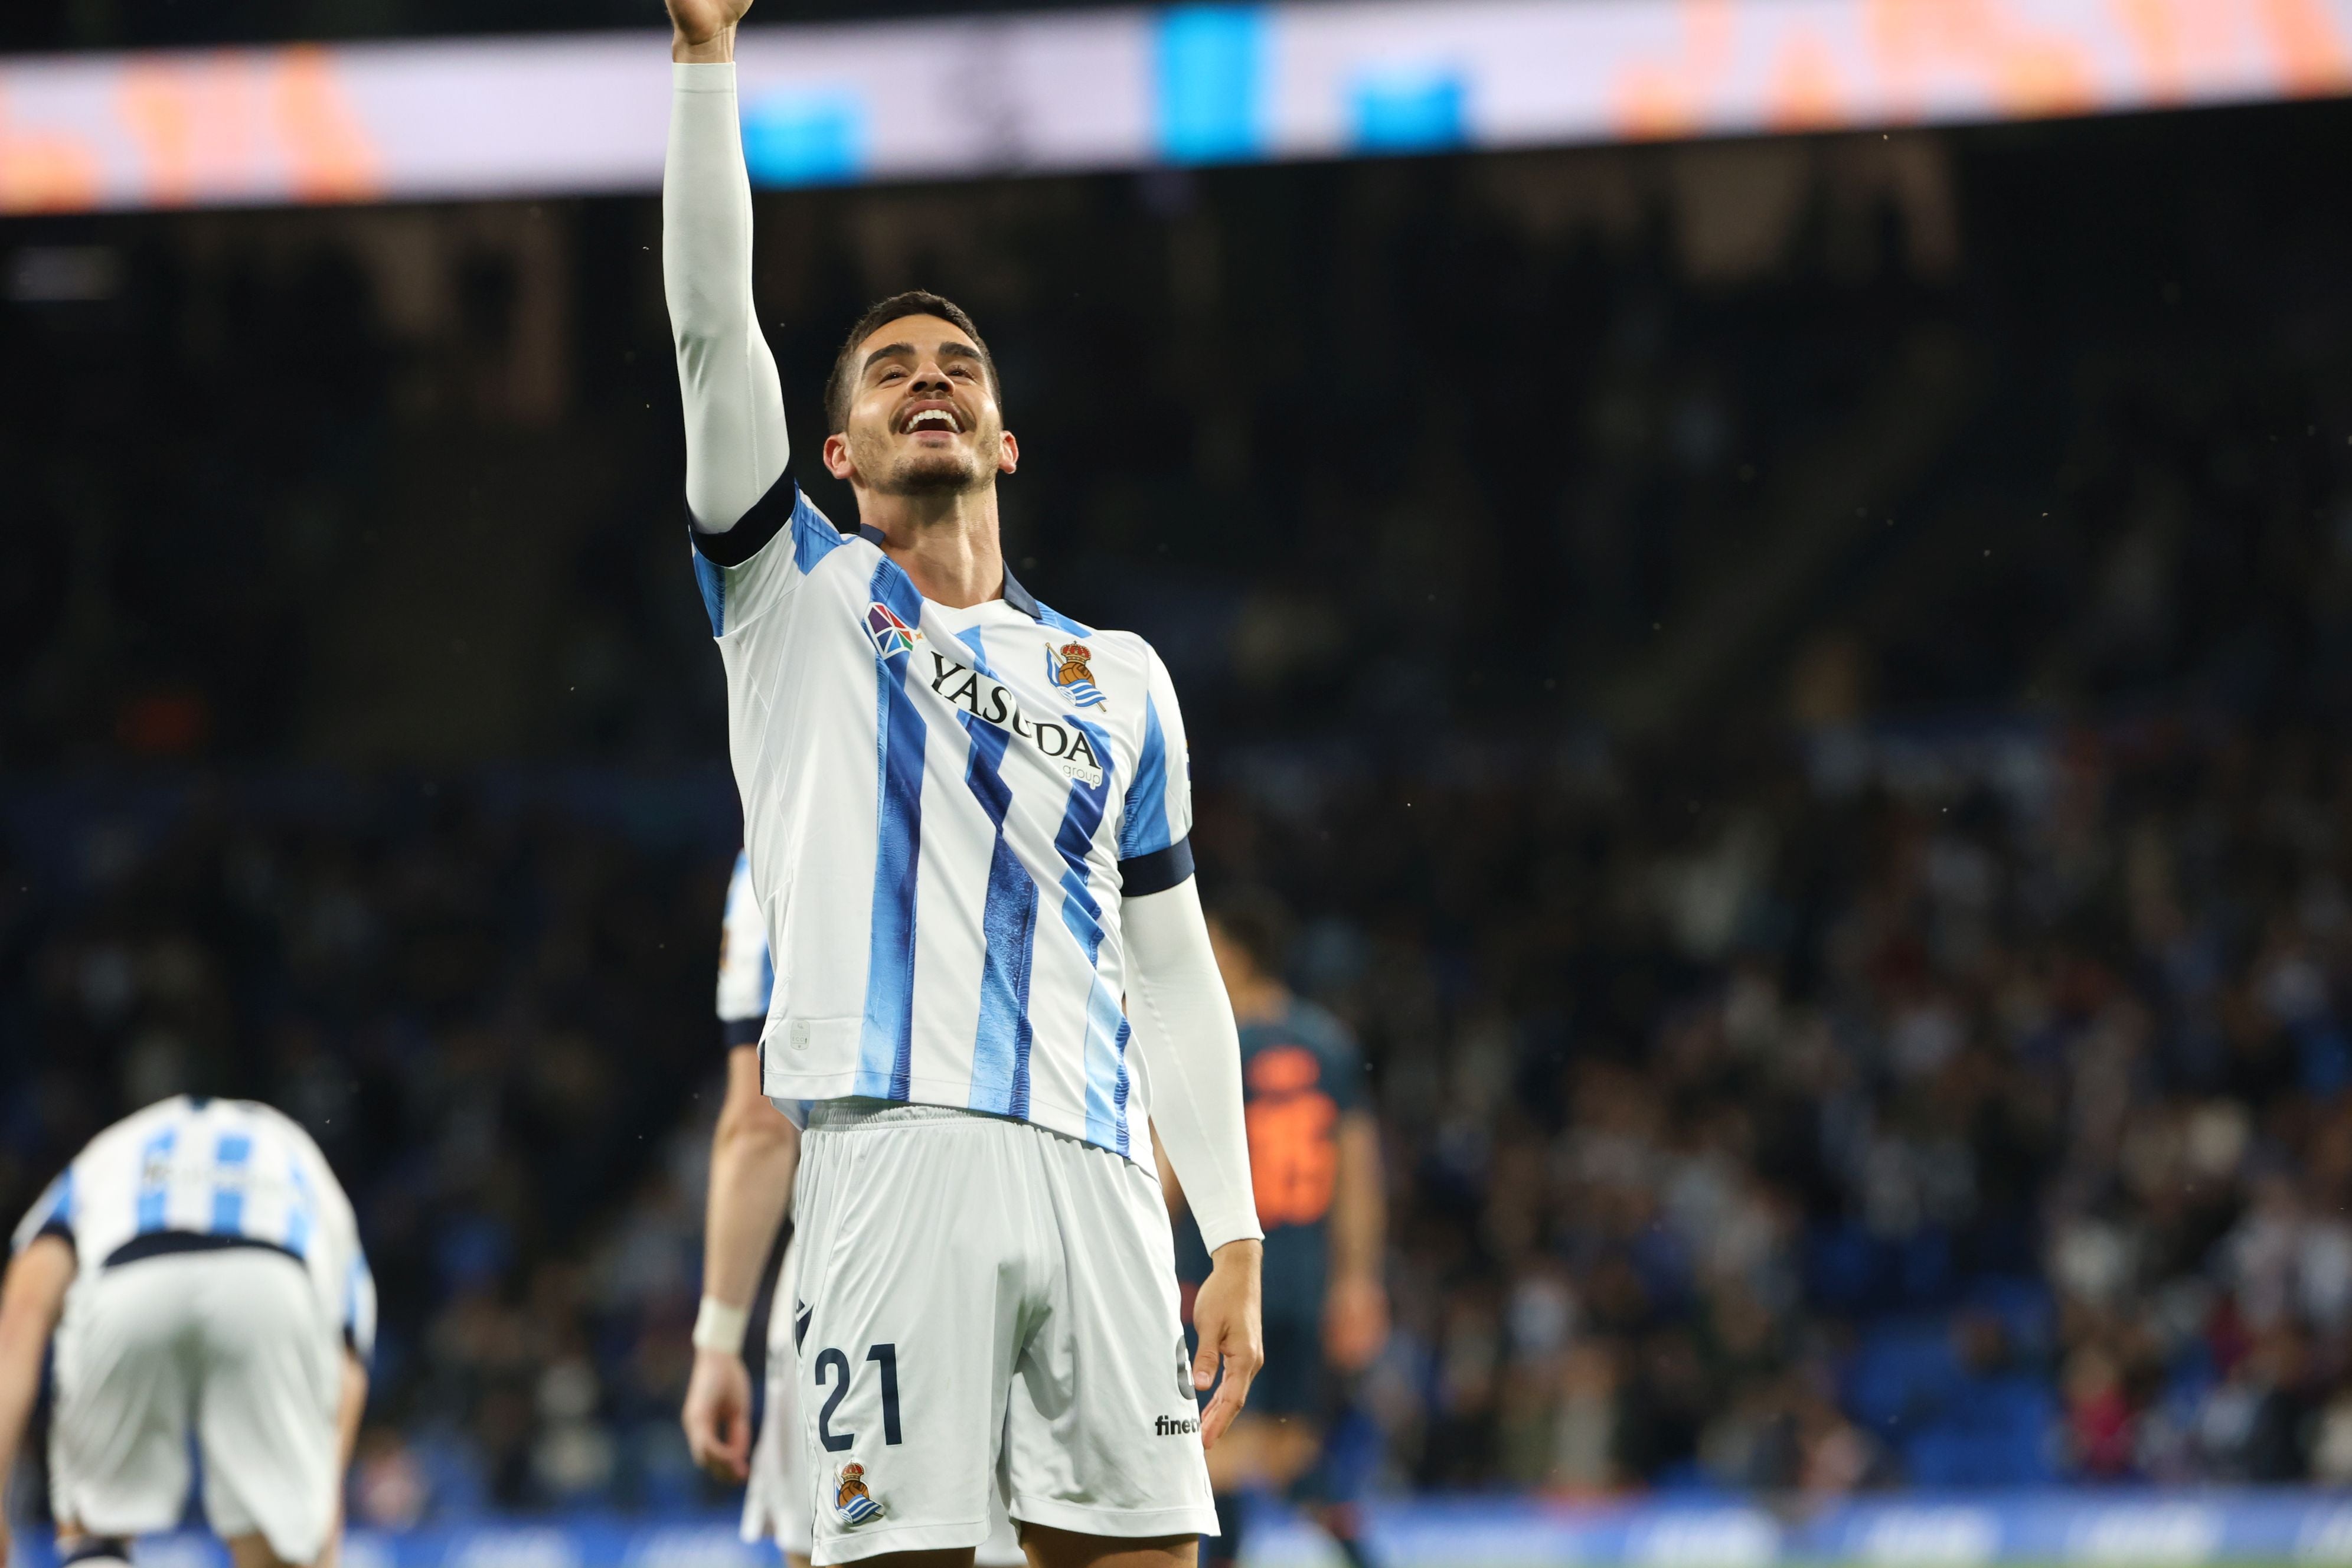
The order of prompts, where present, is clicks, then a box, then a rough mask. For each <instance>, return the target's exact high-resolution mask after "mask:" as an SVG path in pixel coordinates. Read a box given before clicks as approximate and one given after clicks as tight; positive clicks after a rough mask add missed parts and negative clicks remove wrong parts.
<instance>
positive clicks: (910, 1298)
mask: <svg viewBox="0 0 2352 1568" xmlns="http://www.w3.org/2000/svg"><path fill="white" fill-rule="evenodd" d="M747 4H748V0H670V16H671V19H672V21H673V23H674V24H675V37H674V47H673V49H672V55H673V58H675V59H676V60H677V61H678V64H677V67H676V68H675V69H676V78H675V81H676V85H675V89H674V95H673V101H672V109H671V116H672V118H671V125H670V151H669V163H668V168H667V173H666V174H665V179H664V195H665V207H664V217H665V222H664V229H663V266H664V271H665V275H666V277H667V284H668V298H669V305H670V317H671V321H672V325H673V328H674V330H675V333H676V337H677V353H678V375H679V382H680V386H681V389H682V391H683V394H684V401H685V406H686V420H687V501H688V509H689V510H690V511H691V513H692V517H693V537H694V552H695V567H696V573H697V575H698V579H699V580H700V583H701V586H702V593H703V598H704V603H705V605H706V607H707V608H708V609H709V615H710V621H711V627H712V630H713V632H714V633H715V634H716V636H717V637H718V639H719V649H720V653H721V655H722V658H723V659H724V661H725V665H726V669H727V685H728V704H729V729H730V746H731V750H732V752H733V758H734V763H735V776H736V783H737V785H738V787H739V788H740V791H741V794H742V799H743V816H744V824H745V838H746V849H747V852H748V854H749V856H750V858H751V881H752V885H753V886H754V887H755V888H757V889H759V893H760V898H761V903H762V906H763V910H764V914H765V919H766V925H767V930H768V935H769V946H770V951H771V952H772V957H773V960H774V963H775V973H776V980H775V998H774V1001H773V1003H772V1005H771V1007H770V1009H769V1016H768V1022H767V1025H766V1027H765V1029H764V1030H763V1032H762V1035H761V1047H760V1048H761V1075H762V1082H761V1088H762V1089H763V1090H764V1092H765V1093H766V1094H767V1095H768V1097H769V1098H770V1099H771V1100H775V1101H777V1102H778V1103H779V1104H782V1105H785V1106H787V1107H792V1108H794V1109H798V1108H800V1107H802V1106H803V1105H804V1104H805V1105H806V1106H807V1110H806V1112H805V1114H806V1117H807V1128H808V1131H807V1133H806V1136H805V1137H804V1139H803V1169H802V1172H801V1177H800V1190H799V1192H798V1194H797V1195H796V1199H795V1203H794V1215H795V1218H796V1220H797V1222H798V1226H799V1230H800V1233H801V1241H800V1247H801V1260H800V1262H799V1264H798V1265H797V1267H796V1268H795V1269H794V1272H793V1302H792V1305H791V1309H790V1310H791V1311H792V1313H793V1335H794V1338H795V1340H796V1342H798V1346H799V1367H800V1371H799V1374H798V1378H799V1382H798V1388H797V1393H798V1394H799V1396H800V1399H799V1407H800V1412H801V1415H800V1419H801V1423H802V1426H803V1441H804V1443H805V1446H806V1450H807V1453H808V1455H809V1458H810V1459H811V1461H812V1465H813V1467H814V1468H815V1469H816V1474H815V1476H814V1479H813V1481H812V1487H813V1489H814V1491H815V1493H816V1494H817V1498H818V1501H819V1505H820V1506H819V1507H818V1508H817V1510H816V1519H815V1541H814V1552H813V1557H814V1561H815V1562H816V1563H844V1562H849V1561H853V1560H860V1559H866V1558H871V1557H879V1556H883V1555H886V1554H898V1553H908V1552H936V1553H940V1559H939V1560H940V1562H942V1563H946V1562H958V1561H961V1562H968V1561H970V1556H969V1553H970V1552H971V1550H972V1549H973V1548H974V1547H976V1546H978V1545H979V1544H980V1543H981V1542H982V1540H983V1539H984V1538H985V1536H986V1535H987V1532H988V1521H989V1505H988V1494H989V1492H990V1491H991V1489H995V1490H997V1491H998V1492H999V1494H1000V1495H1001V1496H1002V1497H1003V1499H1004V1500H1006V1502H1007V1504H1008V1506H1009V1510H1010V1512H1011V1513H1012V1515H1013V1518H1014V1519H1016V1520H1018V1521H1021V1522H1022V1524H1023V1525H1024V1531H1023V1543H1024V1546H1025V1547H1026V1548H1027V1550H1028V1552H1029V1554H1030V1556H1031V1558H1032V1560H1033V1561H1034V1562H1036V1563H1039V1564H1040V1565H1041V1568H1065V1565H1066V1568H1076V1565H1077V1564H1080V1563H1106V1564H1108V1563H1118V1564H1133V1565H1134V1568H1177V1565H1181V1564H1184V1563H1190V1562H1191V1561H1192V1558H1193V1556H1194V1554H1195V1552H1196V1547H1197V1542H1196V1540H1195V1537H1196V1536H1197V1535H1198V1534H1200V1533H1201V1532H1202V1531H1213V1530H1214V1528H1215V1513H1214V1510H1213V1505H1212V1503H1211V1500H1210V1495H1209V1484H1208V1474H1207V1466H1206V1464H1205V1460H1204V1456H1203V1453H1202V1448H1203V1447H1204V1445H1205V1444H1208V1443H1213V1442H1214V1440H1215V1439H1216V1437H1217V1436H1219V1435H1220V1434H1222V1432H1223V1429H1224V1428H1225V1426H1227V1425H1228V1424H1229V1423H1230V1422H1231V1421H1232V1419H1233V1417H1234V1415H1235V1414H1236V1413H1238V1411H1239V1410H1240V1409H1241V1406H1242V1403H1243V1400H1244V1397H1245V1395H1246V1393H1247V1390H1248V1386H1249V1382H1250V1378H1251V1377H1252V1375H1253V1374H1254V1373H1255V1372H1256V1370H1257V1365H1258V1363H1259V1361H1260V1360H1261V1358H1262V1353H1263V1352H1262V1349H1261V1345H1260V1335H1259V1329H1258V1321H1257V1317H1258V1303H1257V1294H1258V1266H1259V1256H1258V1255H1259V1247H1258V1237H1259V1235H1260V1232H1259V1230H1258V1225H1257V1216H1256V1213H1255V1206H1254V1204H1253V1201H1252V1195H1251V1191H1250V1183H1249V1155H1248V1146H1247V1141H1246V1138H1245V1135H1244V1130H1243V1125H1242V1105H1241V1081H1240V1077H1241V1075H1240V1062H1239V1052H1238V1047H1237V1044H1236V1037H1235V1034H1234V1021H1233V1013H1232V1009H1231V1007H1230V1006H1229V1005H1228V1004H1227V1002H1226V1000H1225V995H1224V989H1223V984H1221V983H1220V981H1219V979H1218V976H1217V971H1216V962H1215V956H1214V954H1213V952H1212V950H1211V948H1210V946H1209V939H1208V931H1207V926H1206V922H1205V921H1203V920H1202V914H1201V906H1200V899H1199V895H1198V892H1197V890H1196V889H1195V888H1194V886H1193V882H1192V852H1191V847H1190V837H1189V835H1190V832H1191V826H1192V824H1191V816H1192V805H1191V795H1190V788H1189V782H1188V777H1187V761H1186V752H1185V745H1184V730H1183V723H1182V720H1181V715H1180V713H1179V710H1178V708H1177V704H1176V697H1175V692H1174V689H1172V687H1171V685H1170V682H1169V679H1168V675H1167V672H1166V670H1165V669H1163V668H1161V666H1160V660H1159V658H1158V657H1157V656H1156V655H1154V654H1153V652H1152V651H1151V649H1150V647H1149V646H1148V645H1147V644H1145V643H1144V641H1143V640H1142V639H1141V638H1139V637H1134V636H1132V635H1129V634H1125V633H1118V632H1097V631H1094V630H1092V629H1090V628H1088V627H1087V626H1082V625H1080V624H1079V623H1077V622H1076V621H1073V620H1071V619H1069V618H1068V617H1066V616H1061V615H1058V614H1056V613H1055V612H1054V611H1052V610H1049V609H1047V608H1046V607H1045V606H1044V605H1041V604H1039V603H1038V602H1037V601H1036V599H1035V598H1034V597H1033V596H1032V595H1030V594H1029V593H1028V592H1027V591H1026V590H1025V589H1024V588H1023V587H1022V586H1021V584H1019V583H1017V582H1015V581H1014V580H1013V577H1012V576H1011V574H1008V573H1007V572H1006V571H1005V569H1004V560H1003V552H1002V548H1001V544H1000V542H999V537H998V530H997V498H996V483H997V479H998V478H999V476H1000V475H1010V474H1011V473H1013V470H1014V468H1015V467H1016V466H1017V464H1018V461H1019V456H1020V451H1019V447H1018V445H1017V443H1016V442H1015V441H1014V439H1013V436H1012V435H1011V434H1010V433H1009V432H1008V431H1006V429H1005V428H1004V423H1003V414H1002V412H1001V409H1000V393H1001V388H1000V386H999V384H998V381H997V376H996V370H995V365H994V363H993V361H992V359H991V358H990V356H989V353H988V349H987V345H986V344H985V343H984V342H982V338H981V336H980V333H979V332H978V331H976V330H975V329H974V327H973V325H972V323H971V320H970V318H969V317H967V316H966V315H965V314H964V312H963V311H962V310H960V309H958V308H957V307H956V306H954V305H953V304H950V302H948V301H947V300H941V299H939V298H937V297H936V296H932V295H920V294H918V295H902V296H900V297H898V298H897V299H895V300H888V301H886V302H885V303H884V304H882V305H880V306H877V307H876V308H875V309H874V310H871V311H869V312H868V313H867V314H866V318H865V319H864V320H862V321H859V322H858V323H857V325H856V327H855V328H854V329H853V330H852V331H851V332H850V334H849V337H848V341H847V342H846V343H845V346H844V348H843V351H842V353H841V354H840V356H839V358H838V359H837V361H836V362H835V366H834V369H833V373H832V374H831V376H830V377H829V378H828V382H827V386H826V396H825V413H826V420H827V427H826V437H825V440H824V447H823V462H824V468H825V469H826V471H827V472H828V473H830V474H831V475H832V476H833V477H834V478H835V479H838V480H841V481H843V482H845V483H846V484H847V485H848V486H849V487H850V489H851V491H852V492H853V494H854V495H855V496H856V502H857V507H858V513H859V526H858V528H857V529H856V531H854V532H851V533H847V534H845V533H843V532H842V531H839V530H837V529H835V527H834V526H833V525H832V524H831V523H830V522H828V521H826V520H825V519H824V516H823V515H822V514H820V513H819V512H818V511H817V510H815V509H814V507H813V506H811V505H810V504H809V503H808V501H807V500H805V499H804V498H803V497H802V495H801V493H800V490H799V489H798V487H797V486H796V485H795V484H794V482H793V479H791V477H790V476H789V474H788V472H787V468H786V458H787V451H788V447H787V441H786V436H785V430H784V420H783V403H782V396H781V394H780V391H779V383H778V380H777V374H776V367H775V363H774V361H773V359H772V357H771V355H770V353H769V351H768V347H767V344H766V342H765V340H764V338H763V337H762V336H761V331H760V327H759V323H758V321H757V318H756V316H755V314H754V310H753V306H752V299H751V193H750V185H749V182H748V179H747V177H746V174H745V171H744V165H743V158H742V147H741V142H740V132H739V128H738V122H737V110H736V103H735V89H734V72H733V66H732V63H731V61H732V56H733V49H734V24H735V22H736V21H737V20H738V19H739V18H740V16H741V15H742V13H743V12H744V10H745V9H746V8H747ZM908 90H909V91H917V90H921V89H920V88H919V85H918V84H912V83H910V84H908ZM1147 1118H1148V1119H1149V1123H1150V1125H1156V1126H1157V1128H1158V1130H1159V1132H1160V1138H1161V1140H1162V1141H1163V1142H1164V1143H1165V1145H1166V1148H1167V1151H1168V1154H1169V1157H1170V1160H1171V1163H1172V1164H1173V1165H1174V1168H1175V1170H1176V1172H1177V1173H1178V1174H1179V1175H1180V1176H1181V1178H1182V1180H1183V1183H1184V1185H1185V1189H1186V1191H1187V1192H1188V1193H1189V1194H1191V1198H1192V1209H1193V1213H1194V1215H1196V1216H1197V1218H1198V1219H1199V1222H1200V1225H1201V1228H1202V1235H1203V1237H1204V1239H1205V1240H1206V1242H1207V1245H1208V1246H1209V1247H1210V1248H1211V1251H1212V1256H1213V1268H1212V1269H1211V1273H1210V1277H1209V1279H1208V1280H1207V1282H1206V1283H1205V1284H1203V1285H1202V1289H1201V1291H1200V1294H1199V1296H1198V1298H1197V1300H1196V1302H1195V1306H1194V1321H1195V1323H1196V1324H1197V1325H1198V1327H1199V1330H1200V1332H1201V1339H1202V1343H1201V1350H1200V1353H1199V1356H1198V1358H1197V1359H1193V1358H1191V1357H1188V1355H1187V1353H1186V1351H1185V1346H1184V1341H1183V1337H1182V1330H1181V1326H1180V1324H1179V1322H1178V1317H1177V1301H1176V1289H1175V1281H1174V1277H1173V1245H1172V1242H1171V1235H1170V1230H1169V1225H1168V1216H1167V1211H1166V1209H1165V1208H1164V1206H1163V1205H1162V1203H1161V1199H1160V1184H1159V1182H1158V1180H1157V1179H1156V1177H1155V1175H1154V1173H1153V1172H1152V1170H1151V1168H1150V1154H1149V1152H1148V1151H1149V1149H1150V1125H1148V1124H1147ZM1139 1161H1140V1162H1142V1163H1138V1162H1139ZM728 1305H729V1304H728V1303H725V1302H719V1301H711V1302H708V1303H707V1304H706V1310H709V1311H711V1312H713V1313H716V1314H723V1313H724V1312H725V1311H726V1310H727V1307H728ZM1221 1361H1222V1363H1223V1369H1224V1378H1223V1384H1222V1386H1221V1387H1220V1388H1219V1391H1218V1393H1217V1395H1216V1397H1215V1398H1214V1399H1213V1401H1212V1402H1211V1403H1210V1405H1208V1407H1207V1408H1206V1410H1201V1409H1200V1408H1199V1407H1198V1406H1197V1405H1195V1403H1194V1399H1193V1390H1194V1389H1195V1388H1206V1387H1208V1386H1209V1385H1210V1384H1212V1383H1213V1382H1214V1381H1215V1379H1216V1375H1217V1370H1218V1365H1219V1363H1220V1362H1221Z"/></svg>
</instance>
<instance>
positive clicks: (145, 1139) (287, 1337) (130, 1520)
mask: <svg viewBox="0 0 2352 1568" xmlns="http://www.w3.org/2000/svg"><path fill="white" fill-rule="evenodd" d="M52 1331H55V1333H56V1337H57V1385H56V1386H57V1404H56V1415H55V1417H54V1422H53V1426H52V1429H51V1432H50V1439H49V1494H50V1502H51V1505H52V1508H53V1510H54V1511H55V1515H56V1518H57V1521H58V1548H59V1551H60V1552H62V1554H63V1555H64V1556H65V1558H66V1560H67V1561H68V1562H69V1563H87V1562H93V1561H98V1560H110V1561H115V1562H120V1561H121V1560H125V1559H127V1558H128V1557H129V1555H130V1552H131V1537H132V1536H135V1535H143V1534H147V1533H150V1532H152V1531H161V1530H169V1529H171V1528H173V1526H175V1525H176V1524H178V1523H179V1521H180V1516H181V1513H182V1511H183V1510H184V1509H185V1508H186V1506H187V1494H188V1485H189V1479H190V1478H189V1467H188V1454H189V1447H190V1438H191V1437H192V1436H193V1437H194V1446H195V1447H197V1448H198V1449H199V1450H200V1451H201V1452H202V1453H203V1455H204V1477H205V1518H206V1519H207V1520H209V1521H211V1523H212V1527H213V1529H214V1531H215V1532H216V1533H218V1534H219V1535H220V1536H221V1537H222V1538H223V1539H224V1540H225V1541H226V1542H227V1543H228V1548H229V1554H230V1557H231V1560H232V1561H233V1563H235V1565H236V1568H278V1565H286V1568H292V1565H295V1564H309V1563H320V1564H325V1565H329V1568H331V1564H332V1563H333V1562H334V1559H335V1557H336V1548H337V1545H338V1543H339V1542H340V1539H341V1530H342V1515H341V1498H342V1481H343V1472H344V1470H345V1469H346V1468H349V1466H350V1464H351V1458H352V1439H353V1438H354V1437H355V1436H357V1435H358V1431H359V1423H360V1414H361V1411H362V1408H363V1407H364V1405H366V1403H367V1372H366V1358H367V1356H368V1354H369V1353H370V1350H371V1346H372V1342H373V1339H374V1335H375V1282H374V1280H373V1279H372V1278H371V1277H370V1276H369V1274H368V1267H367V1256H366V1254H365V1253H364V1252H363V1251H362V1249H361V1247H360V1238H359V1227H358V1226H357V1225H356V1223H355V1222H354V1221H353V1219H352V1205H351V1204H350V1202H349V1200H347V1199H346V1198H345V1197H344V1196H343V1189H342V1188H341V1185H339V1184H337V1183H336V1181H335V1175H334V1173H333V1172H332V1171H331V1170H329V1169H328V1168H327V1160H326V1156H325V1155H323V1154H321V1153H320V1152H319V1146H318V1145H317V1144H316V1143H314V1142H311V1141H310V1134H308V1133H306V1132H304V1131H302V1129H301V1128H300V1127H299V1126H297V1125H295V1123H294V1122H293V1121H289V1119H288V1118H287V1117H285V1116H283V1115H281V1114H279V1113H278V1111H275V1110H271V1109H270V1108H269V1107H268V1106H266V1105H257V1104H255V1103H253V1102H252V1101H250V1100H207V1099H204V1098H201V1097H196V1096H181V1097H179V1098H176V1099H173V1100H163V1101H162V1102H160V1103H158V1104H155V1105H151V1106H149V1107H148V1108H147V1109H146V1110H142V1111H139V1112H137V1113H135V1114H134V1115H131V1116H129V1117H126V1118H124V1119H123V1120H122V1121H118V1122H116V1123H115V1124H114V1125H113V1126H111V1127H110V1128H108V1129H107V1130H106V1131H103V1132H101V1133H100V1134H99V1135H98V1136H97V1137H95V1138H93V1139H91V1140H90V1142H89V1146H88V1147H86V1148H85V1149H83V1150H82V1152H80V1153H79V1154H78V1155H76V1156H75V1158H74V1162H73V1163H72V1164H70V1165H68V1166H67V1167H66V1170H65V1173H63V1174H62V1175H60V1176H58V1179H57V1180H56V1181H54V1182H52V1183H50V1184H49V1186H48V1190H47V1192H45V1193H43V1194H41V1198H40V1201H39V1202H38V1203H37V1204H36V1205H34V1207H33V1211H32V1213H31V1214H29V1215H26V1217H25V1222H24V1224H23V1225H21V1226H18V1227H17V1230H16V1246H15V1252H14V1256H13V1257H12V1258H11V1259H10V1262H9V1265H8V1277H7V1281H6V1284H5V1287H0V1477H5V1476H6V1475H8V1474H9V1473H10V1471H11V1470H12V1469H13V1468H14V1467H15V1463H16V1448H17V1445H18V1444H19V1443H21V1442H22V1441H23V1440H24V1436H25V1423H26V1417H27V1416H28V1415H30V1413H31V1411H32V1407H33V1398H34V1395H35V1394H36V1393H37V1391H38V1390H39V1387H40V1380H41V1355H42V1352H43V1351H44V1350H45V1349H47V1345H48V1342H49V1338H50V1334H51V1332H52ZM6 1544H7V1540H6V1532H5V1524H0V1560H5V1558H6V1557H7V1555H8V1553H7V1552H6V1550H5V1548H6Z"/></svg>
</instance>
